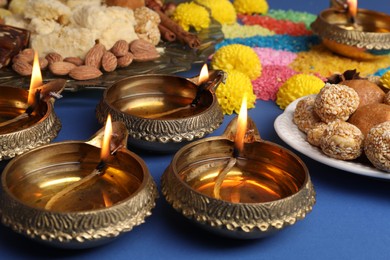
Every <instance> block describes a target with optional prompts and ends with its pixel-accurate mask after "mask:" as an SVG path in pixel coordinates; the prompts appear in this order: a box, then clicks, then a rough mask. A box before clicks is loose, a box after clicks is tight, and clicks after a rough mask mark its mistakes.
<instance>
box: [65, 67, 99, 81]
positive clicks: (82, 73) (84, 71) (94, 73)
mask: <svg viewBox="0 0 390 260" xmlns="http://www.w3.org/2000/svg"><path fill="white" fill-rule="evenodd" d="M102 74H103V73H102V72H101V71H100V70H99V69H98V68H96V67H92V66H88V65H82V66H78V67H75V68H74V69H72V70H71V71H70V72H69V76H70V77H71V78H73V79H76V80H88V79H95V78H98V77H100V76H101V75H102Z"/></svg>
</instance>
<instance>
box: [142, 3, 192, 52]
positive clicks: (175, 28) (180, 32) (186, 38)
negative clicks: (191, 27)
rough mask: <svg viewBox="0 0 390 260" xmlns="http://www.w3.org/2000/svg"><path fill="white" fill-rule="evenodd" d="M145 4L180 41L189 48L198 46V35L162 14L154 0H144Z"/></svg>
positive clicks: (159, 6)
mask: <svg viewBox="0 0 390 260" xmlns="http://www.w3.org/2000/svg"><path fill="white" fill-rule="evenodd" d="M145 4H146V6H147V7H149V8H150V9H152V10H153V11H155V12H156V13H157V14H158V15H159V16H160V19H161V25H163V26H164V27H166V28H167V29H168V30H170V31H172V32H173V33H174V34H175V35H176V37H177V39H178V40H179V41H180V42H182V43H185V44H187V45H188V46H189V47H190V48H197V47H199V45H200V40H199V38H198V36H196V35H195V34H192V33H189V32H187V31H186V30H184V29H183V28H182V27H181V26H180V25H179V24H177V23H176V22H175V21H173V20H172V19H171V18H169V17H168V16H167V15H166V14H164V12H163V11H162V9H161V5H159V4H158V3H157V2H156V1H155V0H146V1H145Z"/></svg>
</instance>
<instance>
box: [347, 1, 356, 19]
mask: <svg viewBox="0 0 390 260" xmlns="http://www.w3.org/2000/svg"><path fill="white" fill-rule="evenodd" d="M347 4H348V13H349V15H350V16H351V17H353V19H355V17H356V14H357V5H358V4H357V0H347Z"/></svg>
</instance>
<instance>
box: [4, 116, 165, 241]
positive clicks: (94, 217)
mask: <svg viewBox="0 0 390 260" xmlns="http://www.w3.org/2000/svg"><path fill="white" fill-rule="evenodd" d="M108 125H110V124H109V123H108V122H107V126H108ZM107 126H106V129H105V131H104V132H105V133H104V134H103V130H100V131H98V132H97V133H96V134H95V135H94V136H93V137H92V138H91V139H90V140H88V141H86V142H80V141H66V142H59V143H52V144H47V145H44V146H41V147H38V148H35V149H33V150H31V151H29V152H26V153H24V154H22V155H20V156H18V157H16V158H14V159H13V160H11V161H10V162H9V164H8V165H7V166H6V168H5V169H4V171H3V173H2V176H1V177H2V179H1V181H2V190H1V201H0V202H1V204H0V213H1V214H0V215H1V220H2V223H3V224H5V225H6V226H8V227H10V228H12V229H13V230H14V231H16V232H17V233H20V234H23V235H25V236H27V237H29V238H31V239H33V240H36V241H38V242H42V243H45V244H48V245H51V246H56V247H62V248H87V247H93V246H98V245H101V244H103V243H107V242H109V241H111V240H113V239H114V238H116V237H117V236H119V235H120V234H123V233H124V232H128V231H131V230H132V229H133V227H135V226H137V225H140V224H142V223H143V222H144V219H145V217H147V216H149V215H150V214H151V209H152V208H153V207H154V206H155V199H156V198H157V196H158V193H157V189H156V185H155V183H154V181H153V179H152V177H151V175H150V173H149V171H148V169H147V166H146V164H145V163H144V161H143V160H142V159H141V158H140V157H138V156H137V155H136V154H134V153H133V152H130V151H129V150H127V149H126V143H127V140H126V139H127V131H126V127H125V126H124V125H123V123H121V122H114V123H113V124H112V131H113V134H112V138H113V139H112V140H111V141H108V142H109V143H111V144H108V145H107V139H106V136H109V135H110V134H109V131H108V132H107V128H108V127H107ZM102 139H104V142H103V144H102ZM100 146H102V148H100ZM99 154H100V156H99Z"/></svg>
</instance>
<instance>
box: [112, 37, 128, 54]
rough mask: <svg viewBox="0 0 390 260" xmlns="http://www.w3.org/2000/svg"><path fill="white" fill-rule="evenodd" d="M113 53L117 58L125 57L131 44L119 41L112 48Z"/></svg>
mask: <svg viewBox="0 0 390 260" xmlns="http://www.w3.org/2000/svg"><path fill="white" fill-rule="evenodd" d="M111 52H112V53H113V54H114V55H115V56H116V57H122V56H125V55H126V53H128V52H129V44H128V43H127V41H125V40H118V41H117V42H116V43H115V44H114V46H112V48H111Z"/></svg>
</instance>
